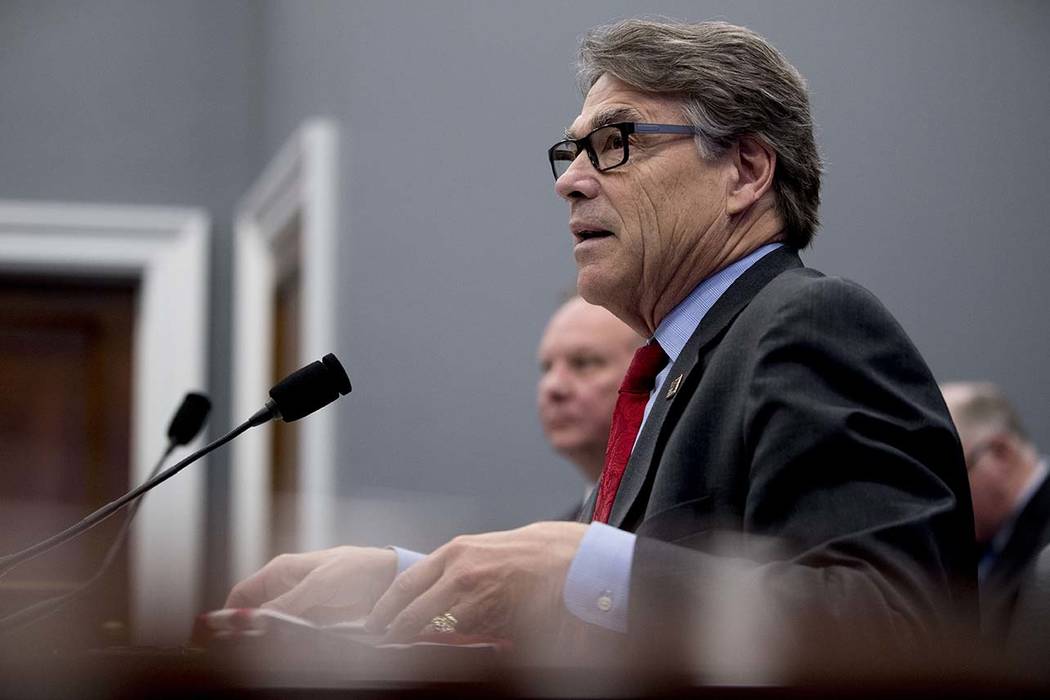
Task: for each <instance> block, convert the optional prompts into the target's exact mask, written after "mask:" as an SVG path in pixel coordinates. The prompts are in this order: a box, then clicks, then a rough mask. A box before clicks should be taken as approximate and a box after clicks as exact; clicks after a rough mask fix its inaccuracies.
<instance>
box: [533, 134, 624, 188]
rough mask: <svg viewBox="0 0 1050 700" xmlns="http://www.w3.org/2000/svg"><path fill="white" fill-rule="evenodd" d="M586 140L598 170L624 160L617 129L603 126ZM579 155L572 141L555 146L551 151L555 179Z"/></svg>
mask: <svg viewBox="0 0 1050 700" xmlns="http://www.w3.org/2000/svg"><path fill="white" fill-rule="evenodd" d="M587 139H588V140H589V142H590V145H591V148H592V149H593V150H594V154H595V156H597V158H598V170H607V169H609V168H614V167H616V166H617V165H620V164H622V163H623V162H624V160H626V151H625V142H624V138H623V134H622V133H621V132H620V129H619V128H618V127H615V126H603V127H602V128H600V129H596V130H594V131H592V132H591V133H590V134H588V136H587ZM579 154H580V152H579V149H578V148H577V146H576V144H575V143H574V142H572V141H562V142H561V143H559V144H557V145H555V146H554V148H553V149H552V150H551V162H552V163H553V164H554V173H555V177H561V176H562V173H564V172H565V171H566V170H568V169H569V166H570V165H572V162H573V161H574V160H576V157H577V156H578V155H579Z"/></svg>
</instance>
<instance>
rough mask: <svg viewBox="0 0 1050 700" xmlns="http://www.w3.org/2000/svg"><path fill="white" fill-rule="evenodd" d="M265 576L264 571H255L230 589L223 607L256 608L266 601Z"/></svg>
mask: <svg viewBox="0 0 1050 700" xmlns="http://www.w3.org/2000/svg"><path fill="white" fill-rule="evenodd" d="M266 576H267V574H266V573H265V571H257V572H256V573H254V574H253V575H251V576H249V577H248V578H246V579H244V580H243V581H241V582H240V583H238V584H237V585H236V586H234V587H233V590H231V591H230V595H228V596H227V597H226V602H225V603H223V607H224V608H257V607H259V606H260V605H262V604H263V603H265V602H266V599H267V597H268V596H267V595H266V589H267V585H266Z"/></svg>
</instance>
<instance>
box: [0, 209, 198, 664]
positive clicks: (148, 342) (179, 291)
mask: <svg viewBox="0 0 1050 700" xmlns="http://www.w3.org/2000/svg"><path fill="white" fill-rule="evenodd" d="M208 236H209V222H208V217H207V215H206V214H205V213H204V211H203V210H200V209H183V208H170V207H142V206H118V205H112V206H111V205H96V204H69V203H54V202H26V201H0V270H4V271H12V272H31V273H40V274H56V273H57V274H73V275H77V274H87V275H91V276H94V277H125V278H127V277H131V278H134V279H137V280H138V281H139V285H140V286H139V291H138V295H137V299H136V316H135V324H134V338H133V341H132V342H133V358H134V359H133V366H132V387H133V388H132V425H131V453H130V454H131V480H132V482H133V484H138V483H141V482H142V481H143V480H144V479H145V478H146V476H147V475H148V473H149V471H150V469H152V467H153V464H154V462H156V460H157V458H158V457H159V456H160V455H161V454H162V453H163V452H164V450H165V448H166V447H167V439H166V431H167V426H168V422H169V420H170V418H171V415H172V412H173V411H174V410H175V408H176V407H177V406H178V405H179V403H180V401H181V400H182V397H183V394H184V393H185V392H186V391H192V390H196V391H202V390H204V389H205V388H206V384H207V352H208V339H207V323H206V321H207V314H208V287H207V285H208ZM204 462H205V460H201V462H198V463H197V464H194V465H193V466H192V467H190V468H189V469H187V470H185V471H184V472H182V473H181V474H179V475H178V476H177V477H176V478H174V479H171V480H170V481H168V482H167V483H165V484H164V486H163V487H162V488H160V489H158V490H157V491H155V492H153V493H152V494H150V495H149V496H147V497H146V498H145V500H144V502H143V505H142V507H141V509H140V510H139V513H138V516H137V518H136V521H135V525H134V527H133V529H132V535H131V544H130V547H131V548H130V556H131V561H130V577H131V580H130V585H131V588H130V590H131V616H132V617H131V623H132V635H133V638H134V640H135V641H136V643H140V644H179V643H184V642H185V641H186V640H187V639H188V638H189V634H190V631H191V628H192V624H193V619H194V616H195V615H196V614H197V613H198V612H200V609H199V607H200V589H201V576H202V575H203V570H204V567H203V556H204V551H203V540H202V537H203V533H204V518H205V515H206V514H205V512H204V507H203V504H204V470H205V469H206V468H207V467H206V465H205V463H204ZM128 486H129V488H130V487H131V486H132V484H129V485H128ZM119 495H120V494H114V495H113V497H114V498H116V497H117V496H119ZM85 515H86V514H85Z"/></svg>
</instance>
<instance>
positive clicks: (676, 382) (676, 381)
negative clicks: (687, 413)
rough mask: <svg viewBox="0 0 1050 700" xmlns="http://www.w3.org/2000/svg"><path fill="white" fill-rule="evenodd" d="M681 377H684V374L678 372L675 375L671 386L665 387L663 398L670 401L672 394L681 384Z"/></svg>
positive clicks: (676, 391)
mask: <svg viewBox="0 0 1050 700" xmlns="http://www.w3.org/2000/svg"><path fill="white" fill-rule="evenodd" d="M683 377H685V375H684V374H679V375H678V376H677V377H675V378H674V381H673V382H671V386H669V387H668V388H667V395H666V396H665V397H664V398H665V399H667V400H668V401H670V400H671V399H673V398H674V395H675V394H677V393H678V389H679V388H681V386H682V378H683Z"/></svg>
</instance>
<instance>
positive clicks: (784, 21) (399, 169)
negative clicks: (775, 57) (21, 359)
mask: <svg viewBox="0 0 1050 700" xmlns="http://www.w3.org/2000/svg"><path fill="white" fill-rule="evenodd" d="M638 14H666V15H670V16H673V17H678V18H683V19H697V20H699V19H708V18H723V19H727V20H730V21H733V22H737V23H741V24H746V25H748V26H751V27H753V28H754V29H756V30H758V31H760V32H762V33H763V34H765V35H767V36H768V37H769V38H770V39H771V40H772V41H773V42H774V43H775V44H776V45H778V46H779V47H780V48H781V49H782V50H783V51H784V52H785V53H786V54H787V56H788V57H789V59H791V60H792V61H793V62H794V63H795V64H796V65H797V66H798V67H799V68H800V69H801V71H802V72H803V74H805V75H806V76H807V77H808V79H809V82H810V86H811V89H812V94H813V103H814V109H815V116H816V119H817V122H818V124H819V134H818V139H819V142H820V144H821V145H822V148H823V152H824V155H825V157H826V158H827V161H828V170H827V177H826V181H825V189H824V195H825V196H824V201H825V205H824V207H823V223H824V225H823V229H822V232H821V233H820V235H819V237H818V239H817V242H816V244H815V246H814V248H813V249H812V251H811V252H809V253H808V254H807V255H806V256H805V257H806V259H807V260H808V262H809V263H810V264H813V265H814V266H816V267H818V268H821V269H823V270H824V271H826V272H829V273H832V274H840V275H844V276H847V277H851V278H853V279H856V280H858V281H860V282H861V283H863V284H865V285H866V286H868V287H869V288H871V289H872V290H873V291H875V292H876V294H878V295H879V296H880V297H881V298H882V299H883V300H884V301H885V302H886V304H887V305H888V306H889V307H890V309H891V310H892V311H893V312H894V313H895V314H896V315H897V317H898V318H899V319H900V320H901V323H902V324H903V325H904V327H905V328H906V329H907V331H908V332H909V333H910V334H911V335H912V337H913V338H914V339H915V341H916V343H917V344H918V346H919V348H920V349H921V350H922V352H923V353H924V354H925V355H926V357H927V359H928V360H929V362H930V364H931V366H932V367H933V369H934V372H935V373H936V374H937V376H938V377H939V378H941V379H951V378H962V377H984V378H989V379H992V380H995V381H998V382H1000V383H1001V384H1003V386H1004V387H1005V388H1006V390H1007V391H1008V392H1009V393H1010V394H1011V395H1012V396H1013V397H1014V398H1015V399H1016V401H1017V403H1018V404H1019V406H1020V408H1021V410H1022V411H1023V412H1024V414H1025V416H1026V417H1027V418H1028V421H1029V423H1030V427H1031V429H1032V432H1033V433H1034V434H1035V437H1036V439H1037V440H1038V441H1039V442H1041V443H1042V444H1043V445H1044V446H1048V447H1050V406H1048V405H1047V403H1046V402H1045V401H1044V397H1046V396H1047V394H1048V391H1047V389H1048V387H1050V373H1048V372H1047V370H1046V369H1045V368H1044V366H1043V364H1044V363H1043V360H1044V357H1045V355H1046V351H1045V348H1046V347H1048V346H1050V343H1048V341H1050V324H1048V323H1047V322H1046V320H1045V314H1044V311H1043V297H1045V296H1046V295H1047V291H1048V283H1047V282H1046V281H1044V278H1043V275H1042V274H1041V270H1040V269H1039V266H1040V263H1041V261H1042V260H1044V259H1045V258H1046V257H1047V255H1048V253H1050V237H1048V235H1047V233H1048V231H1047V225H1046V224H1045V223H1044V220H1043V218H1042V217H1041V210H1042V208H1043V207H1044V206H1045V202H1046V201H1048V197H1047V195H1048V194H1050V193H1048V187H1047V185H1046V184H1045V179H1044V177H1043V175H1044V172H1045V166H1044V163H1045V162H1046V160H1047V156H1048V154H1050V143H1048V136H1047V130H1046V128H1045V125H1044V122H1045V115H1046V114H1047V113H1050V89H1048V87H1047V81H1046V78H1045V71H1046V66H1047V65H1050V48H1048V42H1046V37H1047V36H1050V5H1047V4H1046V3H1043V2H1039V1H1038V0H1035V1H1031V2H997V3H988V2H921V3H920V2H880V3H867V2H863V3H862V2H838V1H836V2H819V1H816V0H814V1H807V2H801V1H800V2H793V3H786V2H768V3H765V2H763V3H758V2H734V3H729V2H685V1H682V2H645V3H642V2H630V3H628V2H600V1H598V0H576V1H574V2H530V3H522V2H509V1H506V2H504V1H498V2H465V1H459V2H448V1H446V2H440V3H438V2H393V1H388V2H367V3H366V2H349V1H340V2H336V1H330V2H321V1H319V0H315V1H307V0H297V1H294V2H293V1H290V0H269V1H267V2H257V3H250V2H232V1H230V0H224V1H222V2H209V1H200V2H186V1H184V2H179V3H172V2H163V3H162V2H141V1H139V2H135V1H130V0H129V1H126V2H118V1H116V0H106V1H104V2H98V1H96V2H93V3H91V4H90V5H88V4H80V3H74V2H61V3H40V2H2V1H0V100H2V101H3V104H2V107H0V162H3V163H4V166H3V167H2V168H0V197H27V198H51V199H75V200H97V201H114V202H142V203H172V204H175V203H177V204H186V205H200V206H205V207H207V208H208V209H209V210H210V211H211V212H212V214H213V216H214V217H215V221H216V225H217V233H218V234H219V235H218V236H217V239H216V244H215V245H216V259H215V261H214V263H213V271H214V272H215V273H216V285H215V288H216V290H215V296H214V300H215V304H216V307H215V308H216V313H215V325H214V336H213V347H214V357H213V360H214V364H213V366H214V367H215V369H214V371H213V374H212V378H213V390H214V392H215V393H216V395H217V398H218V399H219V401H218V403H219V408H220V412H219V414H218V415H219V416H220V422H221V425H222V426H223V427H224V426H225V422H223V421H225V416H226V415H228V411H227V410H226V407H228V400H227V395H226V393H227V392H228V381H227V377H226V375H225V370H226V368H227V367H228V360H227V358H228V351H229V348H228V342H229V340H228V308H229V307H228V298H227V297H228V292H229V288H228V269H229V251H228V246H229V240H228V231H227V229H226V227H228V225H229V220H230V217H231V215H232V208H233V203H234V200H235V198H236V196H237V195H239V194H240V193H241V192H243V191H244V189H245V188H246V187H247V186H248V185H249V183H250V182H251V181H252V179H253V178H254V176H255V175H256V174H257V172H258V170H259V169H260V168H261V167H262V165H263V164H264V163H265V162H266V161H267V160H268V159H269V158H270V157H271V156H272V155H273V154H274V153H275V152H276V150H277V149H278V148H279V147H280V145H281V144H282V143H283V142H284V140H285V139H286V138H287V137H288V136H289V135H290V134H291V133H292V131H293V130H294V129H295V127H296V126H297V125H298V124H299V123H300V122H301V121H302V120H303V119H305V118H307V117H310V116H317V115H321V116H330V117H333V118H335V119H336V120H338V121H339V122H340V123H341V125H342V127H343V135H344V150H343V156H342V167H343V182H342V197H341V201H340V205H341V207H342V216H343V219H342V221H343V239H342V243H343V245H342V247H341V251H340V255H341V263H342V265H343V283H342V284H343V287H342V289H343V295H344V296H343V307H342V308H343V313H342V317H341V325H340V328H339V332H340V336H339V337H340V339H341V340H340V343H339V347H338V348H335V350H336V352H338V353H340V355H341V356H342V357H343V359H344V360H345V361H346V364H347V366H348V367H349V369H350V372H351V375H352V377H353V379H354V385H355V391H354V393H353V395H351V396H350V397H349V398H348V399H347V400H345V401H343V402H341V404H340V405H338V406H337V407H336V408H335V410H337V411H339V415H340V420H341V421H342V423H343V424H345V426H346V430H345V432H344V433H343V435H342V436H341V444H340V446H339V447H340V450H341V453H342V455H343V456H344V469H343V471H342V472H341V474H340V481H339V489H340V496H341V498H343V499H344V503H343V504H342V506H341V508H340V513H341V519H340V523H339V528H340V532H339V537H340V538H341V539H345V540H347V541H355V542H387V541H397V542H400V543H403V544H407V545H410V546H416V547H420V548H428V547H431V546H433V545H435V544H437V543H439V542H440V541H442V540H443V539H444V538H446V537H447V536H449V535H450V534H453V533H454V532H458V531H464V530H477V529H485V528H499V527H511V526H515V525H517V524H520V523H523V522H526V521H528V520H530V519H533V518H537V517H544V516H550V515H553V514H556V513H560V512H561V511H563V510H564V508H565V506H566V504H567V503H568V502H570V501H571V500H572V499H573V497H574V496H575V495H576V494H577V493H578V492H579V490H580V489H581V487H582V482H581V480H580V479H579V478H578V477H577V476H575V475H574V474H573V473H572V472H571V470H570V468H569V467H568V466H567V465H566V464H565V463H563V462H561V461H560V460H559V459H558V458H557V457H556V456H554V455H553V454H551V453H550V452H549V450H548V448H547V447H546V445H545V444H544V442H543V439H542V436H541V434H540V431H539V428H538V426H537V423H536V419H535V415H534V408H533V402H534V384H535V379H536V374H537V370H536V363H535V345H536V341H537V338H538V335H539V333H540V330H541V329H542V327H543V324H544V322H545V320H546V317H547V316H548V315H549V313H550V312H551V310H552V309H553V308H554V306H555V305H556V303H557V301H556V300H557V297H558V295H559V293H560V292H561V290H563V289H564V288H565V287H566V286H568V285H570V284H571V283H572V281H573V278H574V274H573V264H572V258H571V250H570V245H569V238H568V234H567V231H566V208H565V206H564V205H563V204H562V203H561V202H559V201H558V200H557V198H556V197H555V196H554V194H553V190H552V181H551V177H550V173H549V170H548V168H547V164H546V162H545V156H544V152H545V150H546V148H547V146H549V145H550V143H551V142H552V141H553V140H555V139H556V138H557V136H558V134H559V133H560V132H561V130H562V129H563V128H564V127H565V126H566V125H567V124H568V123H569V122H570V121H571V119H572V118H573V117H574V116H575V114H576V113H577V111H578V109H579V104H580V98H579V96H578V94H577V93H576V89H575V85H574V83H573V77H572V63H573V59H574V53H575V44H576V38H577V36H578V34H580V33H581V32H583V31H584V30H585V29H587V28H588V27H590V26H593V25H594V24H597V23H600V22H605V21H609V20H613V19H616V18H619V17H623V16H630V15H638ZM211 478H212V480H213V486H214V487H215V494H216V495H215V497H214V500H213V503H212V506H211V508H212V512H213V513H214V514H216V522H218V516H219V515H221V513H222V507H223V505H224V497H225V482H224V480H223V471H222V469H221V459H220V463H219V464H218V468H216V469H214V470H213V476H212V477H211ZM423 523H425V524H426V526H425V527H422V526H420V525H421V524H423ZM215 532H218V533H221V528H219V529H217V530H215ZM216 542H218V543H220V544H215V543H216ZM221 542H222V538H221V536H216V537H214V538H213V540H212V545H211V546H212V559H213V561H212V563H213V576H215V577H218V578H221V563H222V558H223V550H222V546H223V545H222V544H221ZM215 572H218V573H215ZM221 586H222V583H221V582H220V583H217V584H215V585H214V588H215V590H218V589H219V588H221Z"/></svg>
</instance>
